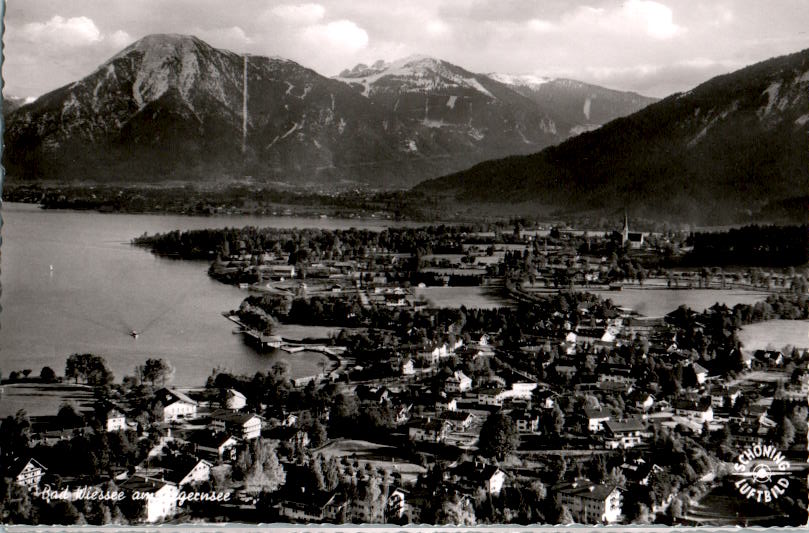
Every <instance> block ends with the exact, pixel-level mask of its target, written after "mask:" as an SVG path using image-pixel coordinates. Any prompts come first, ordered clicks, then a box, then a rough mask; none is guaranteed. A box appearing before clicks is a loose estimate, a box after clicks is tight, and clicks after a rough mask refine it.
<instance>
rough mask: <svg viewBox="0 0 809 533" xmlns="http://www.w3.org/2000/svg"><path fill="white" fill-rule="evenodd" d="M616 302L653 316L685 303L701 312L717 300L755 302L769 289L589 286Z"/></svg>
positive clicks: (760, 299) (762, 298)
mask: <svg viewBox="0 0 809 533" xmlns="http://www.w3.org/2000/svg"><path fill="white" fill-rule="evenodd" d="M587 292H592V293H594V294H597V295H599V296H601V297H602V298H604V299H610V300H612V301H613V303H615V304H616V305H619V306H621V307H627V308H629V309H632V310H633V311H635V312H637V313H639V314H641V315H645V316H650V317H659V316H664V315H666V314H667V313H670V312H672V311H674V310H675V309H677V308H678V307H679V306H681V305H686V306H688V307H690V308H691V309H693V310H694V311H696V312H698V313H701V312H702V311H704V310H706V309H708V308H709V307H711V306H712V305H714V304H715V303H720V304H725V305H727V306H728V307H733V306H734V305H736V304H739V303H743V304H754V303H756V302H758V301H762V300H764V299H765V298H766V297H767V293H766V292H760V291H746V290H741V289H725V290H722V289H664V288H643V289H641V288H624V289H623V290H622V291H604V290H590V291H587Z"/></svg>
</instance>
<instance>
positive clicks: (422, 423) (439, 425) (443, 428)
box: [408, 418, 449, 442]
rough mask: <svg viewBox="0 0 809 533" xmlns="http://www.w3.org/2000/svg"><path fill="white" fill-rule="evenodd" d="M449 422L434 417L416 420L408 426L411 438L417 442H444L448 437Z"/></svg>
mask: <svg viewBox="0 0 809 533" xmlns="http://www.w3.org/2000/svg"><path fill="white" fill-rule="evenodd" d="M448 431H449V422H447V421H445V420H436V419H432V418H426V419H424V418H422V419H419V420H414V421H412V422H411V423H410V427H409V428H408V435H409V436H410V440H412V441H415V442H442V441H443V440H444V439H446V438H447V432H448Z"/></svg>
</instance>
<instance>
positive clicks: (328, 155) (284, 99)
mask: <svg viewBox="0 0 809 533" xmlns="http://www.w3.org/2000/svg"><path fill="white" fill-rule="evenodd" d="M343 74H344V75H343V76H341V77H338V78H335V79H329V78H326V77H323V76H321V75H319V74H318V73H316V72H314V71H312V70H310V69H307V68H304V67H302V66H301V65H298V64H297V63H295V62H292V61H288V60H285V59H280V58H267V57H256V56H249V57H247V60H246V80H247V83H246V84H247V100H246V107H247V121H246V128H243V117H244V114H243V105H244V99H243V97H244V85H245V82H244V79H245V57H244V56H240V55H237V54H234V53H232V52H228V51H224V50H218V49H215V48H213V47H211V46H209V45H207V44H206V43H204V42H202V41H200V40H199V39H197V38H195V37H189V36H182V35H151V36H148V37H145V38H143V39H141V40H140V41H138V42H136V43H134V44H132V45H131V46H129V47H127V48H126V49H124V50H123V51H121V52H120V53H118V54H117V55H116V56H114V57H113V58H111V59H110V60H109V61H107V62H106V63H104V64H103V65H101V66H100V67H99V68H98V69H97V70H96V71H95V72H93V73H92V74H90V75H89V76H87V77H85V78H83V79H82V80H79V81H77V82H75V83H73V84H70V85H67V86H65V87H62V88H60V89H57V90H55V91H53V92H51V93H48V94H46V95H44V96H42V97H40V98H39V99H37V100H36V101H34V102H33V103H31V104H28V105H24V106H21V107H20V108H19V109H17V110H15V111H11V112H10V113H8V121H7V125H6V139H5V140H6V151H5V152H4V154H3V163H4V165H5V166H6V170H7V174H8V177H9V179H11V180H34V179H48V180H63V181H68V180H84V179H92V180H97V181H127V182H159V181H166V180H178V181H192V182H196V181H200V180H205V181H209V182H227V181H228V180H229V179H240V178H243V177H244V176H252V177H253V178H254V179H256V180H258V181H267V182H285V183H288V184H291V185H309V184H316V185H323V184H328V185H338V186H348V185H353V184H367V185H371V186H381V187H390V188H399V187H403V186H409V185H412V184H414V183H417V182H418V181H420V180H423V179H427V178H432V177H435V176H438V175H442V174H447V173H449V172H455V171H458V170H461V169H464V168H468V167H469V166H470V165H473V164H475V163H478V162H480V161H484V160H486V159H492V158H497V157H503V156H505V155H511V154H527V153H533V152H536V151H538V150H540V149H542V148H544V147H546V146H549V145H551V144H555V143H558V142H560V141H562V140H563V139H565V138H567V137H568V136H569V135H570V134H571V131H573V132H574V133H575V132H576V131H577V130H576V129H575V128H576V126H577V125H578V124H579V122H580V121H577V119H570V120H568V119H567V118H565V116H564V114H563V113H562V114H560V113H557V112H553V113H552V112H551V111H550V110H548V109H545V108H543V107H542V106H539V105H537V103H536V102H535V101H534V100H532V99H531V98H529V97H527V96H525V95H523V94H520V92H519V91H517V90H515V88H514V87H512V86H510V85H507V84H504V83H500V82H498V81H495V80H493V79H491V78H489V77H487V76H483V75H479V74H473V73H470V72H467V71H465V70H464V69H462V68H460V67H457V66H455V65H451V64H449V63H446V62H443V61H439V60H435V59H430V58H408V59H406V60H402V61H399V62H396V63H394V64H385V63H381V62H380V63H377V64H375V65H373V66H372V67H365V66H358V67H356V68H355V69H353V70H351V71H346V72H344V73H343Z"/></svg>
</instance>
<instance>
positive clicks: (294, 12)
mask: <svg viewBox="0 0 809 533" xmlns="http://www.w3.org/2000/svg"><path fill="white" fill-rule="evenodd" d="M270 13H272V14H273V15H275V16H276V17H279V18H282V19H284V20H285V21H287V22H290V23H295V24H312V23H314V22H318V21H320V20H322V19H323V17H324V15H325V14H326V8H325V7H323V6H322V5H320V4H282V5H280V6H275V7H274V8H272V9H271V10H270Z"/></svg>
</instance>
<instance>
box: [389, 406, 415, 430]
mask: <svg viewBox="0 0 809 533" xmlns="http://www.w3.org/2000/svg"><path fill="white" fill-rule="evenodd" d="M412 409H413V405H412V404H401V405H398V406H396V407H394V409H393V423H394V424H396V425H397V426H401V425H402V424H406V423H407V421H408V420H410V411H411V410H412Z"/></svg>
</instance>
